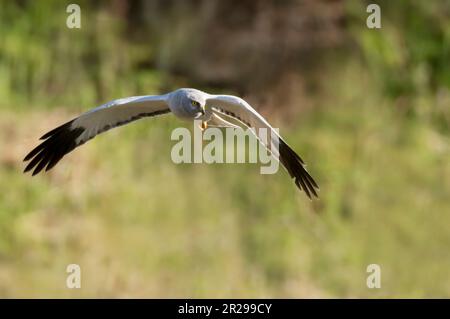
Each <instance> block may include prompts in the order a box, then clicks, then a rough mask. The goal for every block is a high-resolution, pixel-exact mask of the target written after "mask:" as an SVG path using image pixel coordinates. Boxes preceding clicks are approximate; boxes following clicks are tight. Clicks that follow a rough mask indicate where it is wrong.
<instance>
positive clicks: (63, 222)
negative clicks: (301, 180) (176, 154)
mask: <svg viewBox="0 0 450 319" xmlns="http://www.w3.org/2000/svg"><path fill="white" fill-rule="evenodd" d="M71 2H72V1H50V0H46V1H25V0H22V1H7V0H0V296H1V297H289V298H296V297H450V276H449V269H450V254H449V253H448V249H449V248H448V247H450V232H449V225H450V216H449V214H450V202H449V194H450V165H449V129H450V127H449V124H450V107H449V106H450V64H449V61H450V4H449V2H446V1H432V2H425V1H419V0H417V1H416V0H412V1H406V0H399V1H395V2H394V1H377V3H378V4H379V5H380V7H381V19H382V20H381V21H382V28H381V29H368V28H367V27H366V18H367V16H368V15H369V13H367V12H366V7H367V5H368V4H369V3H371V2H372V1H340V0H334V1H331V0H327V1H325V0H321V1H312V0H311V1H268V0H264V1H242V0H239V1H234V0H233V1H219V0H204V1H201V0H198V1H194V0H190V1H163V0H153V1H143V0H141V1H123V0H115V1H96V2H95V3H94V2H93V1H78V2H77V3H78V4H79V5H80V7H81V23H82V27H81V29H69V28H67V27H66V19H67V16H68V15H69V14H68V13H66V7H67V5H68V4H70V3H71ZM178 87H196V88H199V89H203V90H205V91H208V92H211V93H228V94H237V95H240V96H241V97H243V98H245V99H246V100H247V101H249V103H250V104H252V105H253V106H254V107H255V109H257V110H258V111H259V112H261V113H262V114H263V115H264V116H265V117H266V118H267V119H268V120H269V121H270V122H271V123H272V124H273V125H274V126H275V127H280V128H281V129H280V131H281V134H283V135H284V136H285V137H286V140H287V141H288V142H289V143H290V144H291V146H292V147H293V148H294V149H295V150H297V151H298V153H299V154H300V155H301V156H302V157H303V158H304V159H305V161H306V162H307V163H308V168H309V171H310V172H311V174H312V175H313V176H314V177H315V179H316V180H317V181H318V183H319V185H320V186H321V193H320V197H321V198H320V200H318V201H313V202H310V201H308V200H307V198H306V197H305V196H304V194H301V193H299V192H298V190H297V189H296V187H295V185H294V184H293V183H292V181H290V180H289V178H288V174H287V173H286V172H285V171H284V170H280V171H279V172H278V174H276V175H261V174H259V165H255V164H213V165H207V164H203V165H198V164H192V165H188V164H184V165H176V164H174V163H173V162H172V161H171V159H170V151H171V147H172V146H173V145H174V144H175V142H173V141H171V140H170V133H171V131H172V129H174V128H176V127H178V126H180V122H179V121H178V120H177V119H175V118H173V117H164V118H160V119H144V120H141V121H138V122H136V123H133V124H132V125H128V126H125V127H121V128H118V129H115V130H113V131H111V132H108V133H106V134H103V135H101V136H99V137H97V138H96V139H94V140H93V141H91V142H89V143H87V144H86V145H84V146H82V147H80V148H79V149H77V150H76V151H75V152H73V153H71V154H70V155H69V156H67V157H66V158H64V159H63V161H62V162H61V163H60V164H59V165H58V166H56V167H55V168H54V169H53V170H52V171H51V172H49V173H48V174H43V175H40V176H36V177H34V178H31V176H30V175H24V174H22V170H23V168H24V165H23V163H22V158H23V157H24V155H25V154H26V153H27V152H28V151H29V150H31V149H32V147H33V146H35V145H37V143H38V140H37V139H38V138H39V137H40V136H41V135H42V134H44V133H45V132H47V131H48V130H50V129H52V128H54V127H56V126H57V125H60V124H62V123H64V122H65V121H67V120H69V119H71V118H73V116H76V115H77V114H79V113H81V112H83V111H85V110H88V109H90V108H92V107H94V106H97V105H99V104H102V103H105V102H107V101H109V100H112V99H116V98H120V97H126V96H132V95H145V94H160V93H165V92H167V91H171V90H173V89H175V88H178ZM72 263H76V264H79V265H80V266H81V272H82V288H81V289H72V290H71V289H67V288H66V277H67V273H66V267H67V265H68V264H72ZM372 263H376V264H379V265H380V266H381V271H382V280H381V284H382V287H381V289H368V288H367V286H366V277H367V275H368V274H367V273H366V267H367V266H368V265H369V264H372Z"/></svg>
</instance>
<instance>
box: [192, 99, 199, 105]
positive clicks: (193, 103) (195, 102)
mask: <svg viewBox="0 0 450 319" xmlns="http://www.w3.org/2000/svg"><path fill="white" fill-rule="evenodd" d="M191 105H192V106H200V103H198V102H197V101H194V100H192V101H191Z"/></svg>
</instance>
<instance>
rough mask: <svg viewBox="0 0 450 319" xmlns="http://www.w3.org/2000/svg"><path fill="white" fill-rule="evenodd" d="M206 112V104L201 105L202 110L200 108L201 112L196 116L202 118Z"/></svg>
mask: <svg viewBox="0 0 450 319" xmlns="http://www.w3.org/2000/svg"><path fill="white" fill-rule="evenodd" d="M205 114H206V111H205V107H204V106H201V107H200V110H199V112H198V113H197V116H196V117H195V118H196V119H199V118H201V117H202V116H204V115H205Z"/></svg>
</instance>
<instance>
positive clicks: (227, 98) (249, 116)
mask: <svg viewBox="0 0 450 319" xmlns="http://www.w3.org/2000/svg"><path fill="white" fill-rule="evenodd" d="M206 105H207V106H208V107H210V108H211V109H212V110H213V112H216V113H219V114H223V115H226V116H229V117H231V118H234V119H235V120H237V121H239V122H241V123H243V124H244V125H245V126H247V127H249V128H255V129H261V128H265V129H267V130H268V131H269V132H268V134H270V137H269V138H268V139H267V140H266V141H264V140H261V139H260V141H261V143H263V144H264V146H265V147H266V148H267V149H268V150H270V151H271V153H272V154H273V156H275V158H277V159H278V160H279V161H280V162H281V164H283V166H284V167H285V168H286V170H287V171H288V173H289V175H291V177H292V178H293V179H294V180H295V184H296V185H297V187H298V188H299V189H300V190H302V189H303V190H304V191H305V193H306V195H307V196H308V197H309V198H311V195H314V196H316V197H318V195H317V191H316V190H318V189H319V186H318V185H317V183H316V182H315V181H314V179H313V178H312V177H311V175H310V174H309V173H308V172H307V171H306V168H305V163H304V162H303V160H302V159H301V158H300V156H299V155H298V154H297V153H295V151H294V150H293V149H292V148H291V147H289V145H287V144H286V142H285V141H284V140H283V139H282V138H281V137H280V136H279V135H278V134H277V132H276V131H275V130H274V129H273V128H272V126H271V125H270V124H269V123H268V122H267V121H266V120H265V119H264V118H263V117H262V116H261V115H260V114H259V113H258V112H256V111H255V110H254V109H253V108H252V107H251V106H250V105H249V104H248V103H247V102H246V101H244V100H243V99H241V98H239V97H237V96H232V95H210V97H209V98H208V99H207V100H206ZM256 133H257V132H256ZM257 137H258V136H257ZM258 138H259V137H258Z"/></svg>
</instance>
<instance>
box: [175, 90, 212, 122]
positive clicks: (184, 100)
mask: <svg viewBox="0 0 450 319" xmlns="http://www.w3.org/2000/svg"><path fill="white" fill-rule="evenodd" d="M206 98H207V94H206V93H204V92H202V91H199V90H196V89H178V90H176V91H174V92H173V93H172V94H171V98H170V100H169V105H170V108H171V110H172V112H173V113H174V114H175V115H177V116H178V117H180V118H185V119H189V120H191V119H201V118H204V117H205V114H206V109H205V105H206Z"/></svg>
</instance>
